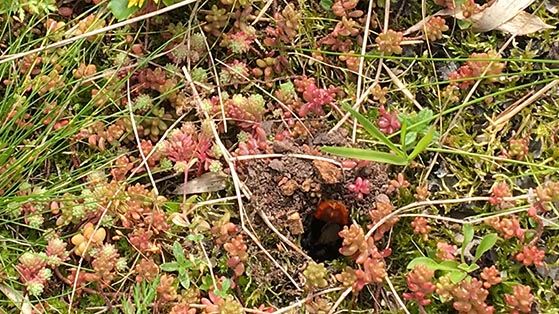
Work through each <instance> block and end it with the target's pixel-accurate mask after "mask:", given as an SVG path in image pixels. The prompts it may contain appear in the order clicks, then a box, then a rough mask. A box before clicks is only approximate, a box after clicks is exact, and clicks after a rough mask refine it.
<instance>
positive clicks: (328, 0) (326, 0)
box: [320, 0, 332, 11]
mask: <svg viewBox="0 0 559 314" xmlns="http://www.w3.org/2000/svg"><path fill="white" fill-rule="evenodd" d="M320 6H321V7H322V8H323V9H324V10H326V11H330V9H332V0H320Z"/></svg>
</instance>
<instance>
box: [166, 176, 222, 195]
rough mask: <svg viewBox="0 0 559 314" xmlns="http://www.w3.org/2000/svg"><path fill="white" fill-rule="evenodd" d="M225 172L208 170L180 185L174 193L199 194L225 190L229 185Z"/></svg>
mask: <svg viewBox="0 0 559 314" xmlns="http://www.w3.org/2000/svg"><path fill="white" fill-rule="evenodd" d="M228 177H229V176H228V175H226V174H225V173H223V172H221V173H216V172H208V173H204V174H203V175H201V176H199V177H197V178H194V179H192V180H189V181H188V182H186V184H181V185H179V186H178V187H177V188H176V189H175V191H173V194H180V195H182V194H187V195H188V194H198V193H205V192H216V191H221V190H224V189H225V188H226V187H227V178H228Z"/></svg>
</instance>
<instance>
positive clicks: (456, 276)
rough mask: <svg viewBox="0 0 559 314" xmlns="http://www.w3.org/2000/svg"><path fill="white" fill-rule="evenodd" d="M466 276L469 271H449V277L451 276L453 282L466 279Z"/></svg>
mask: <svg viewBox="0 0 559 314" xmlns="http://www.w3.org/2000/svg"><path fill="white" fill-rule="evenodd" d="M466 276H468V273H466V272H463V271H459V270H457V271H451V272H450V273H448V277H449V278H450V281H452V283H455V284H456V283H459V282H460V281H462V280H464V278H466Z"/></svg>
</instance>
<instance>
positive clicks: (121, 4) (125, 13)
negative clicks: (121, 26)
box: [109, 0, 140, 21]
mask: <svg viewBox="0 0 559 314" xmlns="http://www.w3.org/2000/svg"><path fill="white" fill-rule="evenodd" d="M139 9H140V8H139V7H137V6H133V7H130V8H129V7H128V0H111V2H109V10H111V12H112V13H113V15H114V16H115V17H116V18H117V19H118V20H119V21H122V20H125V19H127V18H128V17H130V16H131V15H132V14H134V13H136V11H138V10H139Z"/></svg>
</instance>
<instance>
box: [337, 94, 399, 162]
mask: <svg viewBox="0 0 559 314" xmlns="http://www.w3.org/2000/svg"><path fill="white" fill-rule="evenodd" d="M342 107H343V108H344V109H345V110H347V111H349V113H351V115H352V116H353V117H354V118H355V119H357V121H359V123H361V125H362V126H363V128H364V129H365V131H367V132H368V133H369V134H370V135H371V136H373V137H374V138H376V139H378V140H379V141H381V142H383V143H384V145H386V146H388V147H389V148H390V149H391V150H392V151H393V152H394V153H396V154H397V155H400V156H402V157H404V156H405V153H404V152H403V151H401V150H400V149H399V148H398V147H396V145H394V143H392V141H390V139H389V138H388V137H386V135H384V133H382V132H381V131H380V130H379V129H378V128H377V127H376V126H375V125H374V124H373V123H372V122H371V121H369V120H368V119H367V118H366V117H365V116H363V115H362V114H360V113H359V112H357V111H355V110H353V108H351V106H349V105H348V104H343V105H342Z"/></svg>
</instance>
